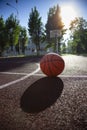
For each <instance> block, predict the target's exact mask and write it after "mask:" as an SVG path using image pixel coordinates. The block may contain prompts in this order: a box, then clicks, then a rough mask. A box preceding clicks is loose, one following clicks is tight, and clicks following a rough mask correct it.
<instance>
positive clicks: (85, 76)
mask: <svg viewBox="0 0 87 130" xmlns="http://www.w3.org/2000/svg"><path fill="white" fill-rule="evenodd" d="M33 75H34V76H46V75H45V74H36V73H35V74H33ZM59 77H66V78H69V77H70V78H87V75H59Z"/></svg>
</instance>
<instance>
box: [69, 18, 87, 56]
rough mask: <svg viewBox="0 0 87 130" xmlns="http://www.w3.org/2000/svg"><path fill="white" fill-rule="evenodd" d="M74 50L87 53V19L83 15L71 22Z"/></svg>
mask: <svg viewBox="0 0 87 130" xmlns="http://www.w3.org/2000/svg"><path fill="white" fill-rule="evenodd" d="M70 30H71V38H72V42H71V43H72V44H71V46H72V48H74V50H73V52H76V53H78V54H80V53H87V21H86V20H85V19H83V18H81V17H79V18H75V19H74V20H73V21H72V22H71V24H70Z"/></svg>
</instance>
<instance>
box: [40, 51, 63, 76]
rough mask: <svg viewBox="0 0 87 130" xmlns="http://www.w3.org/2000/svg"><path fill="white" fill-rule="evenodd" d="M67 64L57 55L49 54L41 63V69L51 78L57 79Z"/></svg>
mask: <svg viewBox="0 0 87 130" xmlns="http://www.w3.org/2000/svg"><path fill="white" fill-rule="evenodd" d="M64 67H65V63H64V60H63V59H62V57H61V56H60V55H58V54H56V53H48V54H46V55H45V56H43V58H42V59H41V61H40V68H41V70H42V72H43V73H44V74H46V75H47V76H49V77H55V76H57V75H59V74H61V73H62V71H63V70H64Z"/></svg>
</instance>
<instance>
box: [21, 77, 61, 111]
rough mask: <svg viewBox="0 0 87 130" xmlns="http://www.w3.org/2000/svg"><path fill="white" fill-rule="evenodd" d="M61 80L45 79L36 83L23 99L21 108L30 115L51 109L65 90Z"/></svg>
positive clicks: (56, 78) (30, 87)
mask: <svg viewBox="0 0 87 130" xmlns="http://www.w3.org/2000/svg"><path fill="white" fill-rule="evenodd" d="M63 87H64V85H63V82H62V80H61V79H60V78H58V77H55V78H51V77H45V78H41V79H39V80H37V81H36V82H34V83H33V84H32V85H31V86H29V88H28V89H27V90H26V91H25V92H24V94H23V95H22V97H21V101H20V106H21V108H22V110H23V111H25V112H28V113H36V112H40V111H42V110H44V109H46V108H47V107H50V106H51V105H52V104H53V103H54V102H55V101H56V100H57V98H58V97H60V95H61V93H62V90H63Z"/></svg>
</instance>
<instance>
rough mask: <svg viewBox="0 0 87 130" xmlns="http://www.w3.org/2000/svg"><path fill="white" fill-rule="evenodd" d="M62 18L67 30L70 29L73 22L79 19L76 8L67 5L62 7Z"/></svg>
mask: <svg viewBox="0 0 87 130" xmlns="http://www.w3.org/2000/svg"><path fill="white" fill-rule="evenodd" d="M61 17H62V21H63V23H64V25H65V27H66V28H69V24H70V22H71V20H73V19H74V18H75V17H77V14H76V10H75V9H74V7H72V6H69V5H66V6H62V7H61Z"/></svg>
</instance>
